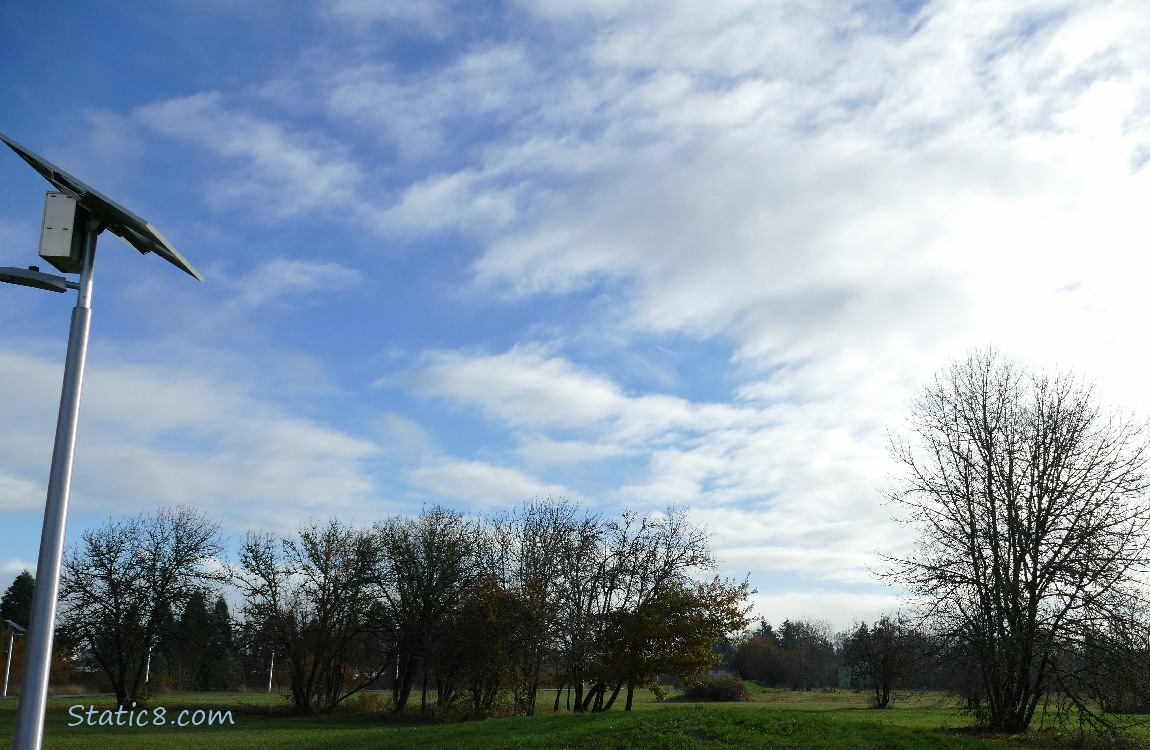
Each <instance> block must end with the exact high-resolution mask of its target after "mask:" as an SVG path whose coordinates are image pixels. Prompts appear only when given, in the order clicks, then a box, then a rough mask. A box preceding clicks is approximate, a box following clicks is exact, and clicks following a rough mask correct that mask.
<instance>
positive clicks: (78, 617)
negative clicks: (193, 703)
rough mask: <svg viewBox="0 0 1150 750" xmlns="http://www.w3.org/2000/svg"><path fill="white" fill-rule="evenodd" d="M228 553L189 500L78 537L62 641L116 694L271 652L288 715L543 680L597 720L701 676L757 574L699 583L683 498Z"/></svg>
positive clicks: (125, 699)
mask: <svg viewBox="0 0 1150 750" xmlns="http://www.w3.org/2000/svg"><path fill="white" fill-rule="evenodd" d="M222 553H223V547H222V542H221V537H220V530H219V525H218V524H217V523H215V522H213V521H212V520H211V519H209V518H208V517H206V516H205V515H203V514H202V513H200V512H198V511H194V510H192V509H189V508H184V507H179V508H168V509H162V510H160V511H157V512H155V513H152V514H143V515H139V516H133V517H129V518H123V519H118V520H112V521H110V522H109V523H108V524H106V525H105V526H103V527H100V528H96V529H90V530H87V531H85V532H84V533H83V535H82V538H81V540H80V542H79V544H77V545H76V546H75V547H73V548H72V549H71V550H70V551H69V553H68V555H67V556H66V557H65V562H64V569H63V574H62V578H61V595H60V617H59V621H60V627H59V636H58V642H59V644H60V645H62V646H64V647H65V648H66V650H68V651H69V653H71V654H73V655H82V656H83V658H84V659H85V660H86V661H87V663H88V664H89V668H91V669H98V670H99V671H100V673H101V674H102V675H103V678H104V679H105V680H106V681H107V683H108V685H109V686H110V688H111V690H112V691H114V692H115V694H116V697H117V700H118V702H119V703H120V704H121V705H131V703H132V702H137V703H141V704H142V703H143V701H144V700H145V699H146V698H147V696H148V694H149V691H154V690H155V689H157V687H161V686H162V687H167V688H175V689H187V690H202V689H231V688H235V687H238V686H239V685H240V684H241V683H243V682H244V681H245V677H246V678H247V681H248V682H249V683H255V684H257V685H258V684H259V683H258V682H256V680H257V679H259V678H258V677H256V675H257V674H259V673H260V672H262V674H263V675H268V676H270V674H269V671H268V670H269V668H270V663H271V662H272V660H274V662H275V664H276V667H277V670H276V674H277V675H281V676H284V677H286V679H285V681H286V683H287V688H288V694H289V695H290V699H291V702H292V705H293V706H294V708H295V709H296V710H298V711H300V712H309V713H310V712H323V711H329V710H331V709H333V708H335V707H336V706H338V705H340V704H341V703H343V702H344V701H346V700H347V699H348V698H350V697H351V696H354V695H355V694H356V693H358V692H359V691H361V690H364V689H368V688H371V689H381V688H382V689H390V691H391V696H392V704H391V705H392V709H393V710H394V711H397V712H399V711H404V710H405V709H406V708H407V707H408V706H409V705H411V704H412V702H413V701H415V700H418V704H419V707H420V710H422V711H426V710H428V708H429V706H439V707H446V706H451V707H453V708H455V709H458V708H459V707H460V706H466V707H467V710H468V712H469V713H472V714H474V715H487V714H490V713H491V712H492V711H493V710H494V709H495V707H496V705H497V703H498V702H499V701H501V700H502V701H504V702H509V703H510V705H511V706H513V710H515V711H516V712H519V713H524V714H532V713H534V712H535V710H536V706H537V702H538V699H539V695H540V688H541V687H543V686H546V687H549V688H552V689H555V693H554V700H553V702H552V704H551V706H550V708H552V709H555V710H557V709H558V708H559V706H560V703H561V701H563V700H565V703H564V705H565V707H568V708H570V710H572V711H586V712H596V711H606V710H609V709H611V708H612V707H613V706H615V705H616V704H617V701H618V702H620V703H622V704H623V706H624V709H625V710H630V708H631V705H632V698H633V695H634V691H635V690H636V689H637V688H639V687H651V686H653V687H656V689H658V688H657V678H658V676H659V675H672V676H674V677H676V678H678V679H682V680H689V679H690V678H691V677H693V676H695V675H697V674H699V673H705V672H706V670H707V668H708V667H709V666H710V665H711V664H712V663H713V662H715V661H716V659H717V658H721V657H718V656H716V652H715V648H716V646H717V645H718V644H720V643H722V642H724V641H725V640H726V639H727V638H728V637H729V636H731V635H733V634H736V633H738V632H741V631H742V630H743V629H745V628H746V627H747V625H748V623H749V622H750V616H749V610H750V605H749V604H748V603H747V598H748V596H749V595H750V594H751V593H752V591H751V589H750V586H749V583H748V582H747V581H746V580H743V581H735V580H730V579H723V578H719V577H716V576H713V575H708V574H707V572H708V571H712V570H714V569H715V567H716V563H715V559H714V557H713V555H712V553H711V551H710V544H709V535H708V534H707V533H706V532H705V530H703V529H702V528H700V527H698V526H696V525H694V524H693V523H691V521H690V520H689V519H688V517H687V515H686V513H685V512H684V511H683V510H682V509H674V508H672V509H669V510H668V511H667V512H665V513H658V514H647V515H639V514H635V513H631V512H624V513H622V514H621V515H619V516H617V517H606V516H604V515H602V514H599V513H595V512H592V511H589V510H584V509H581V508H579V507H578V506H576V505H575V504H574V503H572V502H570V501H567V500H562V499H559V500H555V499H547V500H536V501H532V502H528V503H525V504H524V505H523V506H522V507H521V508H519V509H518V510H517V511H515V512H511V513H506V514H502V515H498V516H493V517H488V518H473V517H469V516H467V515H464V514H462V513H459V512H456V511H453V510H449V509H446V508H442V507H433V508H430V509H425V510H424V511H422V512H421V513H420V514H419V515H418V516H415V517H403V516H397V517H392V518H388V519H386V520H383V521H380V522H377V523H375V524H372V525H371V526H366V527H357V526H350V525H346V524H343V523H341V522H340V521H338V520H336V519H332V520H330V521H328V522H326V523H311V524H308V525H305V526H303V527H302V528H301V529H299V531H298V532H296V533H294V534H288V535H273V534H268V533H260V532H251V533H248V534H247V535H246V536H245V537H244V538H243V541H242V544H241V545H240V550H239V559H238V561H236V562H234V563H230V564H229V563H225V562H223V561H222V556H223V555H222ZM225 590H230V591H231V592H232V594H231V596H232V598H233V600H236V601H238V604H237V612H235V613H234V614H233V613H232V612H229V609H228V604H227V600H225V599H224V597H223V595H222V594H223V592H224V591H225ZM564 688H566V696H565V698H563V697H562V696H563V689H564ZM620 699H621V700H620Z"/></svg>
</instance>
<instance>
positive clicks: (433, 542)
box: [375, 506, 479, 712]
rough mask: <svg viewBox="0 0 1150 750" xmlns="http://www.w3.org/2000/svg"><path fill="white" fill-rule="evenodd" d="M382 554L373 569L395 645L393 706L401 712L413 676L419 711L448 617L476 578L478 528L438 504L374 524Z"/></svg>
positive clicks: (449, 635)
mask: <svg viewBox="0 0 1150 750" xmlns="http://www.w3.org/2000/svg"><path fill="white" fill-rule="evenodd" d="M375 535H376V538H377V539H378V540H379V545H380V549H381V551H382V557H381V559H380V566H379V568H378V569H377V570H376V580H377V581H378V584H379V591H380V596H381V601H382V604H383V607H384V609H385V614H386V620H385V621H386V623H387V624H388V628H389V633H388V637H389V638H390V640H391V642H392V643H394V644H395V662H394V665H395V671H396V681H395V686H394V688H393V698H394V709H395V711H397V712H400V711H403V710H404V709H405V708H406V706H407V702H408V699H409V697H410V695H411V690H412V687H413V686H414V683H415V679H416V677H417V676H421V677H422V684H421V689H420V694H421V699H420V709H421V710H424V709H426V707H427V693H428V679H429V677H430V675H431V673H432V672H433V667H434V664H433V660H434V656H435V654H436V652H437V651H440V650H441V649H440V648H439V647H440V646H441V645H442V644H443V643H444V641H445V640H447V639H450V638H452V637H453V636H452V632H451V627H450V626H451V624H452V616H453V614H454V613H455V610H456V608H457V605H458V604H459V602H460V600H461V599H462V597H463V595H464V593H465V592H466V591H468V589H469V587H470V586H471V584H472V583H473V582H474V581H475V580H476V578H477V576H478V569H477V567H476V564H475V558H476V551H477V549H478V546H479V536H478V526H477V524H476V523H475V522H474V521H471V520H469V519H467V518H465V517H464V516H463V515H462V514H460V513H457V512H455V511H452V510H448V509H446V508H441V507H438V506H437V507H433V508H430V509H427V510H424V511H423V512H422V513H420V515H419V516H418V517H417V518H393V519H391V520H389V521H386V522H384V523H380V524H377V525H376V528H375Z"/></svg>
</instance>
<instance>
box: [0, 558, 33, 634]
mask: <svg viewBox="0 0 1150 750" xmlns="http://www.w3.org/2000/svg"><path fill="white" fill-rule="evenodd" d="M35 587H36V579H35V578H34V577H33V576H32V574H31V573H29V572H28V571H26V570H25V571H21V573H20V574H19V575H17V576H16V580H14V581H12V585H11V586H9V587H8V588H7V589H5V590H4V596H3V598H0V620H11V621H12V622H14V623H16V624H17V625H20V626H21V627H23V628H27V627H28V618H29V617H30V616H31V614H32V590H33V589H34V588H35Z"/></svg>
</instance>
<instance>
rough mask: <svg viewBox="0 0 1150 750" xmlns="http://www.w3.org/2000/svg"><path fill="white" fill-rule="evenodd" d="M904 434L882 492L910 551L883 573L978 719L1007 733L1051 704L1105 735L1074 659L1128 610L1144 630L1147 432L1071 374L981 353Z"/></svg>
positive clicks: (938, 388) (1117, 628) (955, 369)
mask: <svg viewBox="0 0 1150 750" xmlns="http://www.w3.org/2000/svg"><path fill="white" fill-rule="evenodd" d="M910 429H911V432H912V433H913V436H914V439H913V441H907V442H896V443H895V446H894V450H895V454H896V456H897V458H898V459H899V460H900V461H901V463H902V465H903V467H904V468H905V476H904V478H903V479H902V481H901V483H899V484H898V485H896V488H895V489H894V490H893V491H892V493H891V497H892V499H893V500H894V501H895V502H896V503H897V504H898V505H900V506H901V508H902V509H903V511H904V512H905V520H906V521H907V522H908V523H910V524H912V525H914V526H915V527H916V528H917V529H918V533H919V537H918V544H917V548H916V549H915V551H914V552H913V553H912V554H910V555H908V556H906V557H905V558H898V557H892V558H891V562H892V567H891V571H890V573H889V575H890V576H891V577H892V578H893V580H895V581H897V582H900V583H902V584H903V585H905V586H906V587H907V588H908V589H909V590H910V592H911V593H912V594H913V595H915V596H916V597H917V598H918V600H919V602H920V604H921V615H922V617H923V621H924V624H925V625H927V626H928V627H929V629H930V630H931V631H933V632H934V633H937V634H939V635H940V636H942V637H943V638H944V639H945V640H946V642H947V644H948V645H947V646H946V647H947V648H948V651H949V653H952V654H959V655H963V656H964V657H965V658H966V659H968V660H969V663H970V667H971V672H972V673H973V674H976V675H977V678H978V682H977V691H976V692H977V695H975V696H974V702H975V703H976V704H977V705H978V707H979V716H980V718H981V719H982V720H983V722H984V723H985V724H987V725H989V726H991V727H994V728H997V729H1001V730H1006V731H1019V730H1022V729H1025V728H1026V727H1028V726H1029V725H1030V724H1031V721H1032V720H1033V719H1034V717H1035V713H1036V711H1037V710H1038V709H1039V707H1040V706H1041V705H1043V701H1044V698H1047V697H1048V696H1051V695H1058V696H1060V697H1062V698H1064V699H1065V700H1067V701H1069V703H1070V705H1071V706H1072V708H1073V709H1074V713H1075V714H1076V715H1077V718H1078V719H1079V720H1080V721H1082V722H1084V724H1086V725H1091V726H1096V727H1103V728H1107V729H1114V728H1115V721H1114V719H1113V717H1112V716H1108V715H1106V714H1105V713H1104V712H1103V711H1102V710H1100V707H1099V705H1098V704H1097V703H1095V702H1093V701H1091V700H1090V697H1091V696H1090V693H1089V690H1088V689H1087V685H1086V683H1085V681H1084V680H1083V679H1080V677H1081V676H1082V675H1083V674H1085V673H1086V672H1085V671H1084V670H1083V668H1082V667H1081V665H1082V664H1083V663H1084V662H1088V661H1089V660H1090V659H1091V654H1092V649H1093V644H1097V643H1099V642H1100V639H1101V640H1105V639H1106V638H1110V637H1111V636H1112V635H1115V634H1119V633H1121V632H1125V631H1127V630H1129V626H1128V623H1129V622H1130V620H1131V618H1132V617H1133V618H1135V619H1136V620H1138V621H1140V622H1142V623H1144V622H1145V620H1144V613H1145V605H1146V603H1147V599H1146V586H1145V583H1146V581H1145V574H1146V571H1147V566H1148V564H1150V545H1148V538H1147V533H1146V532H1147V524H1148V522H1150V504H1148V502H1147V489H1148V479H1147V462H1148V460H1150V447H1148V444H1147V434H1146V429H1145V426H1144V425H1143V424H1142V423H1139V422H1136V421H1134V420H1133V419H1131V418H1129V417H1126V416H1123V415H1122V414H1118V413H1115V412H1113V411H1109V410H1105V409H1103V408H1101V407H1099V406H1098V405H1097V404H1096V403H1095V397H1094V393H1093V392H1092V389H1091V387H1089V386H1088V385H1085V384H1083V383H1082V382H1081V381H1080V380H1079V379H1077V378H1075V377H1073V376H1071V375H1066V374H1056V375H1047V374H1042V373H1034V372H1030V371H1027V370H1026V369H1024V368H1022V367H1020V366H1018V365H1016V364H1014V363H1012V362H1011V361H1009V360H1008V359H1006V358H1005V357H1003V356H1002V355H1000V354H999V353H997V352H995V351H993V350H989V351H976V352H974V353H972V354H970V355H969V356H968V357H967V358H966V359H964V360H961V361H957V362H955V363H952V365H951V366H950V367H949V368H947V369H945V370H943V371H941V372H940V373H939V374H938V375H936V377H935V379H934V381H933V382H932V383H930V384H929V385H928V386H927V387H926V388H925V389H924V390H923V391H922V393H921V396H920V397H919V399H918V401H917V404H916V405H915V408H914V409H913V412H912V415H911V419H910ZM1143 627H1144V625H1143ZM1112 640H1113V641H1114V642H1117V639H1116V638H1114V639H1112ZM1127 657H1128V658H1129V659H1142V660H1145V658H1146V654H1145V652H1144V651H1143V652H1138V651H1134V650H1132V651H1130V652H1129V653H1128V654H1127ZM1141 673H1142V674H1146V673H1150V669H1146V668H1142V670H1141Z"/></svg>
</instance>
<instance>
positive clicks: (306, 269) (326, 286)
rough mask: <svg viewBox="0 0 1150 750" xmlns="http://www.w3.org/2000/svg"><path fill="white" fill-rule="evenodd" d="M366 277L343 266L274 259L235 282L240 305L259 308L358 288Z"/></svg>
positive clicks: (329, 263)
mask: <svg viewBox="0 0 1150 750" xmlns="http://www.w3.org/2000/svg"><path fill="white" fill-rule="evenodd" d="M362 280H363V274H361V273H360V272H359V271H357V270H356V269H354V268H348V267H347V266H344V265H341V264H339V263H332V262H317V261H306V260H292V259H288V258H274V259H272V260H270V261H268V262H266V263H263V264H262V265H260V266H259V267H257V268H255V269H253V270H252V271H250V272H248V273H247V274H245V275H244V276H243V277H242V278H240V279H237V280H236V281H235V282H234V286H235V288H236V289H237V294H238V299H239V301H240V303H241V304H242V305H244V306H247V307H256V306H259V305H262V304H265V303H267V302H269V301H273V300H278V299H281V298H285V297H290V298H298V297H301V296H305V295H306V296H311V295H316V294H317V293H318V294H322V295H329V294H332V293H334V292H338V291H341V290H344V289H348V288H350V287H353V286H356V285H358V284H359V283H360V282H361V281H362Z"/></svg>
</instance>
